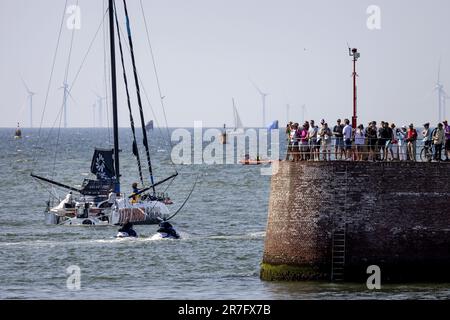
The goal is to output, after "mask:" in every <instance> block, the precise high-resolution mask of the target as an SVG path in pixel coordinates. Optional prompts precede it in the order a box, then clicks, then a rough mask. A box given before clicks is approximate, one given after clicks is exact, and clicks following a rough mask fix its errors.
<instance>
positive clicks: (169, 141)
mask: <svg viewBox="0 0 450 320" xmlns="http://www.w3.org/2000/svg"><path fill="white" fill-rule="evenodd" d="M139 2H140V5H141V12H142V17H143V18H144V26H145V32H146V35H147V43H148V47H149V49H150V55H151V57H152V64H153V71H154V72H155V78H156V85H157V87H158V93H159V101H160V103H161V107H162V110H163V115H164V121H165V122H166V129H167V137H168V143H169V147H170V148H171V147H172V141H171V139H170V132H169V125H168V122H167V116H166V108H165V106H164V96H163V94H162V90H161V84H160V82H159V76H158V71H157V68H156V61H155V55H154V54H153V48H152V44H151V42H150V33H149V31H148V26H147V19H146V18H145V12H144V6H143V5H142V0H140V1H139ZM171 162H172V161H171ZM172 163H173V162H172ZM175 170H176V169H175Z"/></svg>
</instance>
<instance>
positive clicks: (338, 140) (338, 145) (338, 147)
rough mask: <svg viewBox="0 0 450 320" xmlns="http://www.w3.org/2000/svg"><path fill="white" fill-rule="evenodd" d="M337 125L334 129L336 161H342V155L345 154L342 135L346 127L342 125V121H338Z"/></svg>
mask: <svg viewBox="0 0 450 320" xmlns="http://www.w3.org/2000/svg"><path fill="white" fill-rule="evenodd" d="M336 123H337V124H336V125H335V126H334V128H333V135H334V139H335V141H334V159H336V160H337V159H338V153H339V160H342V155H343V154H344V152H345V151H344V134H343V133H342V132H343V130H344V125H342V124H341V119H337V121H336Z"/></svg>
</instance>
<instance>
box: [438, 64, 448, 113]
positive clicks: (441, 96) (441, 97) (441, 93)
mask: <svg viewBox="0 0 450 320" xmlns="http://www.w3.org/2000/svg"><path fill="white" fill-rule="evenodd" d="M434 90H435V91H437V95H438V108H439V109H438V117H439V118H438V122H440V121H442V120H444V118H445V116H446V114H445V111H446V110H445V108H446V107H445V101H446V100H447V99H449V96H448V94H447V93H446V92H445V90H444V85H443V84H442V83H441V61H439V68H438V77H437V82H436V86H435V87H434Z"/></svg>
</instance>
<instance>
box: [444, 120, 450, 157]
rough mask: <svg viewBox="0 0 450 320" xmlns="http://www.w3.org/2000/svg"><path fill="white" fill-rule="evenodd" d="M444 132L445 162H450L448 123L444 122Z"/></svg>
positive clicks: (449, 131) (449, 128) (449, 129)
mask: <svg viewBox="0 0 450 320" xmlns="http://www.w3.org/2000/svg"><path fill="white" fill-rule="evenodd" d="M444 132H445V161H450V159H449V158H450V126H449V125H448V121H447V120H444Z"/></svg>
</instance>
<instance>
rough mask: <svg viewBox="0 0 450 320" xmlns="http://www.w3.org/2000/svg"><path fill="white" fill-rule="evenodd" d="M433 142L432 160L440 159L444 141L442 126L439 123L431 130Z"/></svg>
mask: <svg viewBox="0 0 450 320" xmlns="http://www.w3.org/2000/svg"><path fill="white" fill-rule="evenodd" d="M432 139H433V144H434V160H436V161H441V160H442V146H443V144H444V141H445V133H444V126H443V125H442V123H439V124H438V126H437V128H436V130H434V131H433V137H432Z"/></svg>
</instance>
